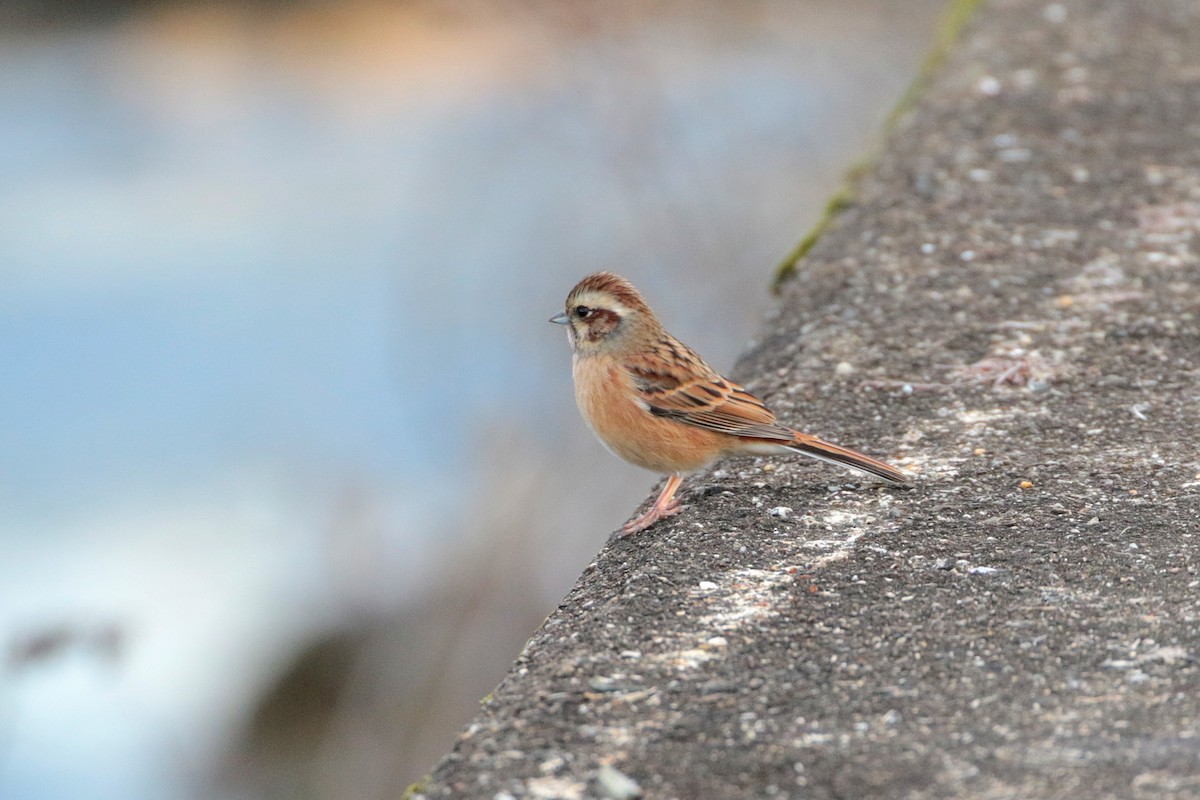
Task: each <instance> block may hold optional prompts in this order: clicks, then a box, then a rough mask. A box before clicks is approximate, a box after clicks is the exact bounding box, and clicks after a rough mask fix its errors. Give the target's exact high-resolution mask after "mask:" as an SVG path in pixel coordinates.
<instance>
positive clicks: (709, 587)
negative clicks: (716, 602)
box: [696, 581, 717, 592]
mask: <svg viewBox="0 0 1200 800" xmlns="http://www.w3.org/2000/svg"><path fill="white" fill-rule="evenodd" d="M696 587H697V588H698V589H700V591H702V592H712V591H716V589H717V585H716V584H715V583H713V582H712V581H700V582H699V583H698V584H696Z"/></svg>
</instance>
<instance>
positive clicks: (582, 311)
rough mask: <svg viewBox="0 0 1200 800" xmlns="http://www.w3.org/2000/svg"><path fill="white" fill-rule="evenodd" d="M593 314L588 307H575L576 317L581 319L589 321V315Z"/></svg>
mask: <svg viewBox="0 0 1200 800" xmlns="http://www.w3.org/2000/svg"><path fill="white" fill-rule="evenodd" d="M591 313H592V310H591V309H590V308H588V307H587V306H575V316H577V317H579V318H580V319H587V317H588V315H589V314H591Z"/></svg>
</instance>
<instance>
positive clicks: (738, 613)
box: [410, 0, 1200, 800]
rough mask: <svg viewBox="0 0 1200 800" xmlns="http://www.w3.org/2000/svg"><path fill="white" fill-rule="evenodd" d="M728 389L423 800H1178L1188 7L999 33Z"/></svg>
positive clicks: (999, 6) (983, 13)
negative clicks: (721, 445)
mask: <svg viewBox="0 0 1200 800" xmlns="http://www.w3.org/2000/svg"><path fill="white" fill-rule="evenodd" d="M735 377H737V378H740V379H743V380H744V381H745V382H746V383H747V384H748V386H749V388H750V389H751V390H752V391H756V392H758V393H761V394H762V395H764V396H765V397H766V398H767V399H768V401H769V402H770V403H771V404H772V405H773V406H774V408H775V410H776V411H777V412H778V413H779V415H780V417H781V418H783V419H785V420H789V421H792V422H793V423H795V424H796V425H797V426H798V427H801V428H802V429H804V430H808V431H810V432H813V433H818V434H821V435H823V436H825V437H827V438H829V439H831V440H832V441H836V442H839V443H841V444H845V445H848V446H851V447H856V448H859V449H863V450H865V451H866V452H868V453H871V454H873V455H878V456H880V457H882V458H885V459H887V460H890V461H892V462H893V463H896V464H898V465H899V466H902V467H904V468H906V469H909V470H911V471H912V472H913V473H914V474H915V476H916V479H915V481H914V488H912V489H910V490H907V491H905V490H896V489H894V488H891V487H886V486H882V485H880V484H878V483H875V482H871V481H870V480H868V479H865V478H858V477H853V476H851V475H850V474H849V473H843V472H839V471H837V470H834V469H833V468H831V467H828V466H824V465H819V464H812V463H808V462H804V461H802V460H799V459H796V460H787V459H773V460H768V459H760V460H754V459H748V460H742V461H730V462H726V463H723V464H720V465H718V467H717V468H716V469H714V470H711V471H709V472H707V473H703V474H700V475H697V476H695V477H694V478H693V479H691V480H690V481H688V482H686V483H685V484H684V491H683V499H684V501H685V503H688V504H689V508H688V509H687V510H686V511H685V512H684V513H683V514H680V515H679V516H677V517H674V518H672V519H671V520H668V521H667V522H664V523H660V524H659V525H657V526H655V527H653V528H651V529H650V530H649V531H646V532H644V533H642V534H639V535H636V536H633V537H630V538H626V539H621V540H616V541H614V542H612V543H610V544H609V545H608V546H607V547H605V548H604V549H603V550H602V551H601V552H600V554H599V555H598V556H597V558H596V560H595V562H594V563H593V564H592V565H590V566H589V567H588V568H587V570H586V571H585V572H584V574H583V575H582V577H581V578H580V580H579V582H578V584H577V585H576V587H575V588H574V589H573V590H572V591H571V593H570V594H569V595H568V596H567V597H566V598H565V599H564V600H563V602H562V605H561V606H560V607H559V608H558V609H557V610H556V611H555V612H554V613H553V614H552V615H551V616H550V618H549V619H548V620H547V621H546V623H545V625H544V626H543V628H542V629H541V630H540V631H538V632H537V633H536V634H535V635H534V636H533V638H532V639H531V640H530V641H529V644H528V645H527V647H526V649H525V651H524V652H523V653H522V654H521V656H520V657H519V658H518V659H517V661H516V664H515V665H514V667H513V669H512V672H511V673H510V674H509V675H508V677H507V678H506V679H505V680H504V682H503V683H502V684H501V685H500V686H499V687H498V688H497V689H496V691H495V693H494V695H493V696H492V697H490V698H489V699H488V700H487V701H486V702H485V703H484V705H483V707H482V709H481V711H480V714H479V716H478V718H477V719H476V720H475V721H474V722H473V723H472V724H471V725H470V726H469V727H468V729H467V731H466V732H465V733H464V734H463V737H462V739H461V740H460V741H459V743H458V744H457V746H456V747H455V748H454V750H453V752H452V753H450V754H449V755H448V756H447V757H446V758H445V759H443V760H442V762H441V763H440V764H439V765H438V766H437V767H436V769H435V771H434V772H433V774H432V776H431V777H430V778H429V779H428V780H427V781H425V782H423V783H422V784H420V785H419V786H418V787H415V788H414V789H413V790H412V791H411V792H410V793H411V794H413V795H415V796H418V797H429V798H440V797H480V798H489V800H505V799H506V798H527V797H528V798H591V797H634V796H637V795H638V793H641V794H643V795H644V796H646V797H654V798H659V797H661V798H764V797H794V798H800V797H803V798H873V797H881V798H882V797H887V798H909V797H911V798H935V797H939V798H940V797H960V798H967V797H969V798H1009V797H1013V798H1016V797H1020V798H1035V797H1037V798H1076V797H1085V798H1088V800H1098V799H1099V798H1107V797H1114V798H1115V797H1121V798H1129V797H1134V798H1138V797H1145V798H1161V797H1200V474H1198V473H1200V460H1198V459H1200V455H1198V453H1200V447H1198V445H1197V442H1200V4H1198V3H1196V2H1195V1H1194V0H1150V1H1149V2H1140V1H1135V0H1128V2H1118V1H1117V0H1068V1H1066V2H1057V3H1046V2H1031V1H1030V0H995V2H991V3H988V4H985V5H984V6H983V7H982V8H981V9H980V11H979V12H978V14H977V15H976V17H975V18H974V19H973V20H972V21H971V22H970V23H969V24H968V26H967V28H966V30H965V31H964V33H963V35H962V37H961V38H960V40H959V42H958V43H957V44H956V45H955V46H954V48H953V50H952V52H951V53H950V54H949V57H948V58H947V59H946V60H945V62H944V63H943V64H942V65H941V66H940V67H939V68H938V70H937V71H936V74H934V75H933V76H932V77H931V80H930V81H929V83H928V86H927V88H926V90H925V91H924V92H923V93H922V95H921V96H920V97H919V98H918V99H917V101H916V102H915V103H914V104H913V105H912V106H911V107H910V108H909V109H908V110H907V111H906V112H905V113H904V114H903V115H901V117H900V118H899V119H898V120H897V122H896V124H895V125H894V126H893V127H892V129H891V131H890V133H889V135H888V139H887V142H886V143H885V146H884V148H883V151H882V153H881V155H880V157H879V160H878V162H877V163H876V164H875V165H874V166H873V167H872V168H871V169H869V170H868V171H867V172H866V174H865V175H864V177H863V178H862V180H861V182H860V184H859V185H858V187H857V190H856V193H855V199H854V203H853V204H852V206H851V207H850V208H849V209H848V210H846V211H845V212H844V213H842V214H841V215H840V216H839V217H838V218H837V219H836V220H835V221H834V223H833V224H832V225H831V226H830V227H829V228H828V230H827V232H826V233H825V234H824V235H823V236H822V237H821V238H820V240H819V241H818V242H817V244H816V246H815V247H814V248H813V249H812V250H811V251H810V252H809V254H808V255H807V256H806V258H805V260H804V261H802V262H801V263H800V264H798V265H797V269H796V271H795V272H794V274H793V276H792V277H791V279H790V280H788V281H787V282H786V283H785V284H784V287H783V296H782V298H781V301H780V302H779V304H778V306H777V308H775V309H774V310H773V311H772V313H771V318H770V319H769V320H768V322H767V324H766V326H765V328H764V335H763V338H762V339H761V341H760V342H759V343H758V344H757V345H756V346H755V347H754V348H753V350H752V351H751V352H750V353H749V354H748V355H747V356H746V357H745V358H744V359H743V360H742V362H741V363H740V365H739V369H738V370H737V372H736V373H735Z"/></svg>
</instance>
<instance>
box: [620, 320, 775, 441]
mask: <svg viewBox="0 0 1200 800" xmlns="http://www.w3.org/2000/svg"><path fill="white" fill-rule="evenodd" d="M624 366H625V369H626V370H628V372H629V374H630V376H631V377H632V379H633V385H634V388H635V389H636V390H637V392H638V396H639V399H640V400H641V401H642V403H643V404H644V405H645V406H646V409H647V410H648V411H649V412H650V413H651V414H654V415H655V416H657V417H667V418H669V419H674V420H677V421H678V422H682V423H684V424H685V425H694V426H696V427H697V428H707V429H708V430H711V431H716V432H718V433H727V434H730V435H732V436H747V437H750V438H754V439H772V440H776V441H781V442H791V441H792V440H793V439H794V438H795V433H794V432H793V431H791V430H789V429H787V428H784V427H782V426H780V425H778V424H777V423H776V422H775V415H774V414H772V413H771V410H770V409H768V408H767V407H766V406H764V405H763V404H762V401H761V400H759V399H758V398H757V397H755V396H754V395H752V394H750V393H749V392H747V391H746V390H745V389H743V388H742V387H741V386H738V385H737V384H736V383H734V382H733V381H729V380H726V379H724V378H722V377H721V376H720V375H718V374H717V373H716V372H714V371H713V369H712V368H711V367H709V366H708V365H707V364H705V363H704V361H703V360H702V359H701V358H700V356H698V355H696V353H695V352H693V351H692V350H691V348H689V347H687V346H686V345H684V344H682V343H681V342H678V341H675V340H674V339H670V338H668V339H664V340H662V341H660V342H658V343H656V344H655V346H654V348H652V349H651V350H650V351H648V352H646V353H639V354H637V355H632V356H629V357H628V358H626V359H625V360H624Z"/></svg>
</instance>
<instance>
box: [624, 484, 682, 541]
mask: <svg viewBox="0 0 1200 800" xmlns="http://www.w3.org/2000/svg"><path fill="white" fill-rule="evenodd" d="M681 483H683V478H681V477H679V476H678V475H672V476H671V477H670V478H667V485H666V486H664V487H663V490H662V494H660V495H659V496H658V499H657V500H655V501H654V506H653V507H652V508H651V509H650V510H649V511H647V512H646V513H645V514H643V515H642V516H640V517H638V518H637V519H635V520H633V521H632V522H627V523H625V527H623V528H621V535H622V536H628V535H629V534H631V533H637V532H638V531H644V530H646V528H649V527H650V526H651V525H653V524H654V523H656V522H658V521H659V520H660V519H662V518H664V517H670V516H673V515H675V514H678V513H679V512H680V511H681V510H682V508H681V506H680V505H679V501H678V500H676V499H675V492H676V490H678V489H679V484H681Z"/></svg>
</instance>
